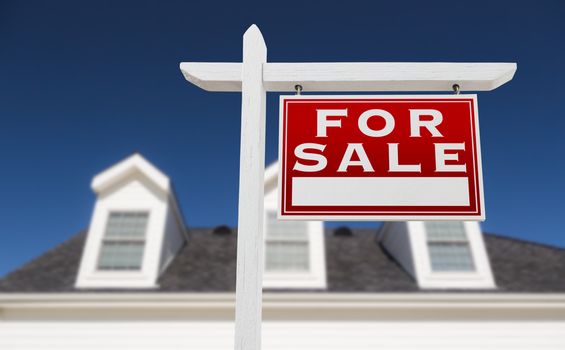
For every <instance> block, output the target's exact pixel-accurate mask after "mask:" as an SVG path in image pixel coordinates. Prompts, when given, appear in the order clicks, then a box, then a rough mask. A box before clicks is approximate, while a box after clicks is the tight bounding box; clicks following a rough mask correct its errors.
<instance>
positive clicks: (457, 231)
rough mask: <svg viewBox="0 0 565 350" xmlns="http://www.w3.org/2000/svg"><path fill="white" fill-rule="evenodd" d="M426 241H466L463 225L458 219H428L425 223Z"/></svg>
mask: <svg viewBox="0 0 565 350" xmlns="http://www.w3.org/2000/svg"><path fill="white" fill-rule="evenodd" d="M425 225H426V233H427V237H428V241H433V242H436V241H437V242H466V241H467V236H466V235H465V226H464V225H463V223H462V222H460V221H439V222H437V221H428V222H426V223H425Z"/></svg>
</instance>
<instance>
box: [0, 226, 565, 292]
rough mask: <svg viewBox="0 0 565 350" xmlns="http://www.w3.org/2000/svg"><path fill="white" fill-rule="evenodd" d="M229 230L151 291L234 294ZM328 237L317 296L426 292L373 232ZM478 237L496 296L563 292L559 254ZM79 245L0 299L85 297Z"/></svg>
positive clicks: (21, 273) (188, 248) (212, 235)
mask: <svg viewBox="0 0 565 350" xmlns="http://www.w3.org/2000/svg"><path fill="white" fill-rule="evenodd" d="M226 231H227V232H226ZM231 231H232V232H229V230H226V229H223V230H221V229H220V230H218V229H216V230H214V229H211V228H209V229H205V228H202V229H191V230H189V241H188V243H187V244H186V245H185V246H184V247H183V248H182V250H181V251H180V252H179V254H178V255H177V257H176V258H175V259H174V260H173V262H172V263H171V264H170V265H169V267H168V268H167V269H166V270H165V272H164V273H163V274H162V275H161V277H160V279H159V282H158V283H159V288H158V289H156V290H154V291H155V292H230V291H234V290H235V271H236V264H235V260H236V233H235V230H233V229H232V230H231ZM335 231H336V230H333V229H326V231H325V236H326V244H325V246H326V264H327V278H328V284H327V287H328V288H327V289H326V290H323V292H342V293H343V292H362V293H381V292H382V293H385V292H430V290H426V291H421V290H420V289H419V288H418V285H417V283H416V281H415V280H414V279H413V278H412V277H411V276H410V275H409V274H408V273H407V272H406V271H404V270H403V268H402V267H401V266H400V265H399V264H397V263H396V261H395V260H394V259H393V258H392V257H391V256H390V255H388V254H387V252H386V250H385V249H384V248H383V247H382V246H381V245H380V244H379V243H378V241H377V239H376V238H377V231H375V230H371V229H353V230H351V231H350V232H349V233H350V234H337V235H336V234H335ZM340 232H344V231H343V230H341V231H340ZM484 237H485V244H486V247H487V251H488V254H489V256H490V259H491V265H492V269H493V273H494V276H495V280H496V284H497V286H498V289H497V290H496V292H512V293H515V292H543V293H563V292H565V249H562V248H557V247H551V246H546V245H542V244H537V243H533V242H527V241H522V240H517V239H513V238H508V237H503V236H498V235H492V234H485V235H484ZM85 239H86V232H81V233H79V234H77V235H75V236H73V237H71V238H70V239H68V240H67V241H65V242H64V243H62V244H60V245H59V246H57V247H55V248H53V249H51V250H49V251H48V252H46V253H45V254H43V255H41V256H40V257H38V258H36V259H34V260H32V261H31V262H29V263H27V264H25V265H24V266H22V267H21V268H19V269H17V270H15V271H13V272H12V273H10V274H8V275H7V276H6V277H4V278H3V279H1V280H0V293H11V292H19V293H26V292H27V293H50V292H53V293H57V292H82V291H87V292H93V291H94V290H77V289H75V288H74V284H75V279H76V276H77V272H78V268H79V264H80V259H81V254H82V249H83V247H84V243H85ZM96 291H101V290H96ZM112 291H115V292H120V291H122V292H123V291H131V290H112ZM142 291H143V292H147V290H142ZM106 292H108V290H106ZM281 292H282V291H281ZM311 292H320V290H312V291H311ZM467 292H481V291H476V290H469V291H467ZM490 292H492V290H490Z"/></svg>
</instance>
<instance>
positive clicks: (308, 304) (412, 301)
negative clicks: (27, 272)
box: [0, 292, 565, 310]
mask: <svg viewBox="0 0 565 350" xmlns="http://www.w3.org/2000/svg"><path fill="white" fill-rule="evenodd" d="M263 302H264V306H265V307H277V306H280V307H289V306H292V307H304V308H312V307H314V308H316V307H323V308H342V307H360V308H364V307H371V306H373V307H385V308H389V307H396V308H413V307H418V306H419V307H431V306H433V307H441V306H443V307H469V308H474V307H492V308H512V307H528V306H530V307H552V308H562V309H564V310H565V293H382V294H378V293H372V294H370V293H299V292H298V293H284V294H282V293H268V292H267V293H264V294H263ZM234 303H235V294H234V293H143V292H140V293H58V294H53V293H6V294H0V308H12V307H55V306H57V307H63V306H65V305H67V306H77V305H81V306H88V305H90V306H93V307H94V306H96V307H100V306H105V307H114V306H120V307H121V306H128V305H129V306H143V307H148V308H150V307H157V308H158V307H166V306H185V307H198V308H201V307H208V306H212V305H217V306H225V307H233V305H234Z"/></svg>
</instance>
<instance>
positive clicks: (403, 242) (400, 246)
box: [381, 222, 416, 278]
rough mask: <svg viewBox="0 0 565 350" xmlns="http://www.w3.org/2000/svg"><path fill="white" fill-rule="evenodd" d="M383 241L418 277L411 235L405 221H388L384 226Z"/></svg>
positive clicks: (397, 259)
mask: <svg viewBox="0 0 565 350" xmlns="http://www.w3.org/2000/svg"><path fill="white" fill-rule="evenodd" d="M382 230H383V231H382V232H383V233H382V236H381V242H382V244H383V246H384V247H385V248H386V250H387V251H388V252H389V253H390V254H391V255H392V256H394V259H395V260H396V261H398V263H399V264H400V265H402V267H403V268H404V269H405V270H406V271H407V272H408V273H409V274H410V275H412V277H414V278H416V273H415V271H414V259H413V258H412V248H411V247H410V235H409V233H408V226H407V224H406V223H405V222H387V223H384V224H383V227H382Z"/></svg>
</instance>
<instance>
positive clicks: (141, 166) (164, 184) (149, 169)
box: [91, 153, 171, 194]
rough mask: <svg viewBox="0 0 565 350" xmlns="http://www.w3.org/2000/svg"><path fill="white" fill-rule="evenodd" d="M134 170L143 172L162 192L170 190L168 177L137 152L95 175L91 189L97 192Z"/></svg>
mask: <svg viewBox="0 0 565 350" xmlns="http://www.w3.org/2000/svg"><path fill="white" fill-rule="evenodd" d="M135 172H139V173H141V174H143V175H144V176H145V177H147V178H148V179H149V180H150V181H151V182H152V183H154V184H155V185H156V186H157V187H158V188H159V189H161V190H162V191H163V192H165V193H167V194H169V193H170V192H171V185H170V180H169V178H168V177H167V176H166V175H165V174H163V173H162V172H161V171H160V170H159V169H157V168H156V167H155V166H154V165H153V164H151V163H149V161H147V160H146V159H145V158H143V157H142V156H141V155H139V154H137V153H136V154H134V155H132V156H130V157H128V158H126V159H124V160H122V161H121V162H119V163H117V164H115V165H113V166H111V167H110V168H108V169H106V170H104V171H103V172H101V173H100V174H98V175H96V176H95V177H94V178H93V179H92V184H91V187H92V190H93V191H94V192H95V193H97V194H99V193H101V192H103V191H104V190H106V189H108V188H109V187H111V186H112V185H113V184H115V183H116V182H118V181H120V180H122V179H123V178H124V177H126V176H128V175H130V174H132V173H135Z"/></svg>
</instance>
